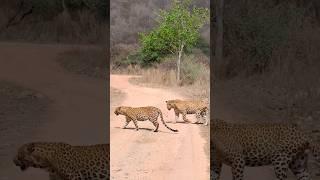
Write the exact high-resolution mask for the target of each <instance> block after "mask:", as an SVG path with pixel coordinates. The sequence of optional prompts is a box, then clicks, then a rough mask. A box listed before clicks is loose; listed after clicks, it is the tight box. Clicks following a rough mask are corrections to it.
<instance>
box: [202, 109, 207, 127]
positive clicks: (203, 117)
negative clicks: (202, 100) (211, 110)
mask: <svg viewBox="0 0 320 180" xmlns="http://www.w3.org/2000/svg"><path fill="white" fill-rule="evenodd" d="M201 117H202V119H203V121H204V125H205V126H208V118H207V111H204V112H201Z"/></svg>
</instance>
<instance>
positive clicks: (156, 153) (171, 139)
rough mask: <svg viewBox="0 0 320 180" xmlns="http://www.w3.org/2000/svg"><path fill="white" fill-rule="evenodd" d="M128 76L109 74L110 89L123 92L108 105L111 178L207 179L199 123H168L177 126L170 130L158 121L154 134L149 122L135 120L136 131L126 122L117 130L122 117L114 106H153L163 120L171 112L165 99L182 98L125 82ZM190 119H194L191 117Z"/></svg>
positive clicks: (206, 159)
mask: <svg viewBox="0 0 320 180" xmlns="http://www.w3.org/2000/svg"><path fill="white" fill-rule="evenodd" d="M130 77H132V76H125V75H111V88H115V89H118V90H121V91H122V92H123V93H125V99H124V100H123V101H122V102H113V101H112V97H111V106H110V114H111V119H110V133H111V134H110V137H111V139H110V141H111V142H110V146H111V149H110V150H111V165H110V166H111V167H110V168H111V179H115V180H122V179H130V180H149V179H154V180H174V179H184V180H188V179H190V180H194V179H199V180H207V179H209V171H208V170H209V158H208V157H206V155H205V152H204V145H205V141H204V139H203V138H202V137H201V135H200V130H199V127H198V126H199V125H196V124H185V123H177V124H172V123H168V126H170V127H172V128H175V129H178V130H179V132H178V133H174V132H172V131H170V130H169V129H167V128H165V127H164V125H163V124H162V123H160V126H159V132H158V133H155V132H153V131H152V130H153V129H154V127H153V125H152V123H150V122H147V121H145V122H138V125H139V128H141V129H140V130H139V131H138V132H136V130H135V129H134V128H133V127H134V125H133V124H131V123H132V122H130V124H129V125H128V128H129V129H121V127H122V126H123V125H124V122H125V118H124V116H116V115H115V114H114V113H113V112H114V109H115V107H116V106H120V105H128V106H148V105H151V106H156V107H158V108H160V109H161V110H162V113H163V115H164V119H165V121H172V120H173V119H174V113H173V111H168V110H167V109H166V104H165V100H168V99H176V98H182V99H183V98H184V97H182V96H181V95H179V94H177V93H175V92H172V91H169V90H164V89H155V88H146V87H140V86H136V85H132V84H130V83H129V78H130ZM189 118H190V120H192V121H195V118H194V117H193V116H189Z"/></svg>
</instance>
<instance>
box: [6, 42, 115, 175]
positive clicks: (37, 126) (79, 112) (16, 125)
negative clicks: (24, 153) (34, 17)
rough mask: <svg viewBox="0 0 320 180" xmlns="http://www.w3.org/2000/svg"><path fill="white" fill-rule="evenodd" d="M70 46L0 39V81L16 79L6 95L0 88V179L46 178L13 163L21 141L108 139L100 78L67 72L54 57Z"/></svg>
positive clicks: (40, 172)
mask: <svg viewBox="0 0 320 180" xmlns="http://www.w3.org/2000/svg"><path fill="white" fill-rule="evenodd" d="M74 48H75V46H68V45H36V44H22V43H19V44H18V43H0V57H1V58H0V64H1V66H0V80H4V81H6V82H9V83H10V84H11V83H13V84H17V85H18V87H21V89H22V90H14V91H15V92H16V93H13V94H12V95H6V96H1V93H0V98H1V97H3V98H4V99H0V104H1V105H0V107H6V109H4V110H0V113H2V114H1V121H0V123H1V125H0V127H1V132H0V133H1V135H2V134H3V133H5V136H4V137H1V140H3V141H1V144H0V152H1V154H0V162H1V164H2V165H5V167H0V179H1V180H2V179H3V180H7V179H8V180H28V179H30V180H37V179H39V180H46V179H49V178H48V173H47V172H44V171H43V170H39V169H29V170H28V171H26V172H21V171H20V169H19V168H18V167H16V166H14V164H13V162H12V155H13V154H15V152H16V147H18V146H20V145H21V144H22V143H26V142H31V141H61V142H66V143H70V144H73V145H88V144H97V143H106V142H108V139H109V137H108V135H109V133H108V132H109V126H108V122H107V117H106V103H107V101H108V100H107V97H106V91H105V89H106V88H107V87H108V86H107V84H106V82H105V80H102V79H94V78H89V77H84V76H79V75H76V74H72V73H69V72H67V71H66V70H65V69H63V68H62V67H61V66H60V65H59V64H58V63H57V61H56V59H57V58H58V56H59V54H61V53H63V52H66V51H70V50H72V49H74ZM82 48H86V46H82ZM88 48H89V47H88ZM90 48H92V47H90ZM0 84H2V83H0ZM1 86H2V85H0V90H1V89H3V88H1ZM13 89H17V88H13ZM18 89H19V88H18ZM25 89H27V90H25ZM10 92H11V90H10ZM21 92H22V93H21ZM2 100H3V101H2ZM49 100H50V101H49ZM48 102H50V103H49V106H48V105H47V104H48ZM3 112H4V114H3Z"/></svg>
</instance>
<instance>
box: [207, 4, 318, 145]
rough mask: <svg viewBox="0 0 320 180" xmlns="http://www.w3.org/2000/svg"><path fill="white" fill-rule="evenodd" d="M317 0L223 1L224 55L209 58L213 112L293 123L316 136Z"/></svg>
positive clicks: (242, 118) (249, 119) (234, 118)
mask: <svg viewBox="0 0 320 180" xmlns="http://www.w3.org/2000/svg"><path fill="white" fill-rule="evenodd" d="M318 2H319V1H312V0H311V1H264V0H263V1H259V3H258V2H257V1H254V0H249V1H247V0H246V1H244V0H239V1H229V0H227V1H225V3H226V4H225V7H226V8H225V11H224V12H225V21H224V28H225V31H224V38H225V39H224V43H225V44H224V57H223V58H224V60H223V62H217V61H214V63H215V69H214V73H215V77H216V81H215V84H214V89H213V92H214V97H213V99H214V101H213V106H214V108H213V111H214V112H213V115H214V116H216V117H220V118H224V119H228V120H231V121H243V122H252V121H260V122H261V121H265V122H281V121H282V122H283V121H288V122H293V123H297V124H298V125H299V126H301V127H302V128H304V129H305V130H306V132H308V133H310V134H311V135H312V137H314V138H315V139H317V140H319V141H320V136H319V135H320V134H319V128H320V124H319V119H320V103H319V102H320V101H319V100H320V79H319V75H320V74H319V73H320V71H319V69H320V63H319V59H320V53H319V49H320V36H319V32H320V31H319V30H320V24H319V23H320V21H319V18H318V17H319V13H318V12H319V11H320V6H317V5H316V3H318ZM318 5H319V4H318ZM213 30H216V23H215V22H213ZM215 38H216V37H214V39H215ZM214 47H215V46H214V45H213V51H214Z"/></svg>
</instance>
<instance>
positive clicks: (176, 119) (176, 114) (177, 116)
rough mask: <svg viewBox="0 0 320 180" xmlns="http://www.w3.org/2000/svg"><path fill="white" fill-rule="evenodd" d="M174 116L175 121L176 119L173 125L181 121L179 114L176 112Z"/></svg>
mask: <svg viewBox="0 0 320 180" xmlns="http://www.w3.org/2000/svg"><path fill="white" fill-rule="evenodd" d="M174 114H175V119H174V121H173V123H177V121H178V120H179V112H177V111H174Z"/></svg>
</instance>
